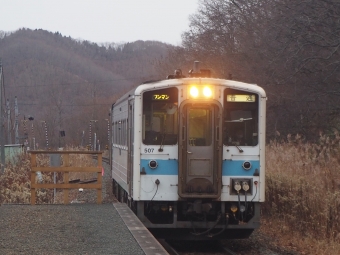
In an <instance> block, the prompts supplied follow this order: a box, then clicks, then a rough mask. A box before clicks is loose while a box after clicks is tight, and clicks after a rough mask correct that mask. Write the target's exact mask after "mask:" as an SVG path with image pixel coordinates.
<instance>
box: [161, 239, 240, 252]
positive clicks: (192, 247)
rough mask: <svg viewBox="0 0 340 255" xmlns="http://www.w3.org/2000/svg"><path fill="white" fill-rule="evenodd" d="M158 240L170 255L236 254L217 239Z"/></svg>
mask: <svg viewBox="0 0 340 255" xmlns="http://www.w3.org/2000/svg"><path fill="white" fill-rule="evenodd" d="M158 242H159V243H160V244H161V245H162V246H163V247H164V249H166V251H167V252H168V253H169V254H170V255H188V254H197V255H237V253H235V252H233V251H232V250H231V249H229V248H227V247H225V246H223V245H222V244H221V243H220V242H218V241H203V242H202V241H166V240H164V239H158Z"/></svg>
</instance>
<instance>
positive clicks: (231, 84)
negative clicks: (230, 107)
mask: <svg viewBox="0 0 340 255" xmlns="http://www.w3.org/2000/svg"><path fill="white" fill-rule="evenodd" d="M194 83H195V84H203V83H204V84H215V85H222V86H225V87H226V88H234V89H240V90H244V91H251V92H255V93H257V94H259V95H261V97H266V93H265V91H264V90H263V88H261V87H260V86H258V85H256V84H251V83H245V82H240V81H234V80H226V79H218V78H200V77H194V78H179V79H165V80H157V81H149V82H146V83H143V84H140V85H138V86H137V87H135V88H133V89H131V90H130V91H129V92H127V93H126V94H124V95H123V96H122V97H120V98H119V99H118V100H117V101H116V102H115V103H114V104H117V103H119V102H121V101H124V100H126V99H127V98H129V97H132V96H141V95H142V93H143V92H145V91H148V90H152V89H160V88H167V87H174V86H180V85H184V84H194Z"/></svg>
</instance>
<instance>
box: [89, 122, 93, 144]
mask: <svg viewBox="0 0 340 255" xmlns="http://www.w3.org/2000/svg"><path fill="white" fill-rule="evenodd" d="M91 127H92V121H91V120H90V126H89V145H90V150H92V145H91V144H92V139H91Z"/></svg>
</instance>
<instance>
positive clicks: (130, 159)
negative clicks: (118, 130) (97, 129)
mask: <svg viewBox="0 0 340 255" xmlns="http://www.w3.org/2000/svg"><path fill="white" fill-rule="evenodd" d="M133 116H134V101H133V100H130V101H129V105H128V123H127V124H128V132H127V133H128V137H127V138H128V141H127V145H128V157H127V161H128V162H127V185H128V192H129V196H131V197H132V196H133V158H134V157H133V144H134V143H133V141H134V136H133V126H134V119H133Z"/></svg>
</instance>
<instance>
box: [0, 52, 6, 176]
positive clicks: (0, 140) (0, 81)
mask: <svg viewBox="0 0 340 255" xmlns="http://www.w3.org/2000/svg"><path fill="white" fill-rule="evenodd" d="M3 92H4V75H3V70H2V62H1V58H0V145H1V173H3V172H4V170H5V142H4V140H5V139H4V127H3V124H4V122H3V106H2V105H3V100H2V99H3V98H2V94H3Z"/></svg>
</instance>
